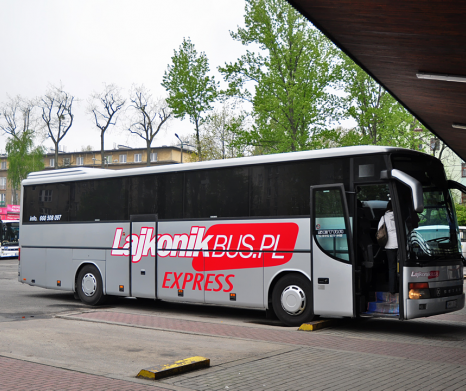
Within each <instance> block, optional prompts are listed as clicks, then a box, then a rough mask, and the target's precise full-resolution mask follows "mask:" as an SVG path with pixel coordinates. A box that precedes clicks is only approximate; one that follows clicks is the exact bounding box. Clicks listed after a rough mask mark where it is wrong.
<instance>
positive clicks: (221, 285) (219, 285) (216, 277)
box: [214, 274, 224, 292]
mask: <svg viewBox="0 0 466 391" xmlns="http://www.w3.org/2000/svg"><path fill="white" fill-rule="evenodd" d="M223 276H224V274H217V275H216V276H215V282H216V283H217V284H218V288H217V289H214V292H219V291H221V290H222V288H223V284H222V282H221V281H220V280H219V278H220V277H223Z"/></svg>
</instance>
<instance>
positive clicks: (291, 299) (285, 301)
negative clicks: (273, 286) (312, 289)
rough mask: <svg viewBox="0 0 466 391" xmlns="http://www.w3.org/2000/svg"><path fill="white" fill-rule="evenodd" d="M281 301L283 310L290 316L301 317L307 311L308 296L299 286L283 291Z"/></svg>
mask: <svg viewBox="0 0 466 391" xmlns="http://www.w3.org/2000/svg"><path fill="white" fill-rule="evenodd" d="M280 301H281V304H282V308H283V310H284V311H285V312H286V313H287V314H289V315H294V316H296V315H300V314H302V313H303V312H304V310H305V309H306V295H305V293H304V291H303V290H302V289H301V288H300V287H299V286H297V285H290V286H287V287H286V288H285V289H283V292H282V296H281V299H280Z"/></svg>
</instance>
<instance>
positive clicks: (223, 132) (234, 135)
mask: <svg viewBox="0 0 466 391" xmlns="http://www.w3.org/2000/svg"><path fill="white" fill-rule="evenodd" d="M245 120H246V116H245V114H244V113H237V112H235V111H233V109H232V107H231V106H229V105H228V104H224V105H223V107H222V108H221V109H219V110H215V111H213V112H212V113H211V114H209V115H208V117H207V118H206V121H205V126H204V127H203V129H202V131H201V136H200V142H201V147H202V151H203V160H216V159H229V158H234V157H241V156H244V155H245V153H246V145H244V144H243V143H242V140H241V139H239V137H238V133H240V132H242V131H243V130H244V124H245Z"/></svg>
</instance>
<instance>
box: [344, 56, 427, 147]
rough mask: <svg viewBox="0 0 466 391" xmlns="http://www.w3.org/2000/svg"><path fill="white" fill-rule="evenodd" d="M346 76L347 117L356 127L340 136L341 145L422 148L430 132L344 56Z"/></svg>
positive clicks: (345, 111) (345, 113) (345, 112)
mask: <svg viewBox="0 0 466 391" xmlns="http://www.w3.org/2000/svg"><path fill="white" fill-rule="evenodd" d="M344 75H345V76H344V79H343V86H344V91H345V92H346V94H347V96H346V97H345V99H344V103H345V106H344V116H345V117H347V118H353V119H354V120H355V121H356V123H357V127H356V129H353V130H350V131H347V132H345V133H344V134H340V136H342V137H340V138H341V139H342V140H341V141H342V142H343V143H344V144H342V145H361V144H373V145H389V146H397V147H403V148H410V149H419V145H421V144H423V142H422V140H423V139H425V138H426V136H427V133H428V132H427V131H426V130H425V129H424V128H423V126H421V124H420V123H419V122H418V121H417V120H416V119H415V118H414V117H413V116H412V115H411V114H410V113H409V112H408V111H407V110H406V109H405V108H404V107H403V106H402V105H401V104H400V103H398V102H397V101H396V100H395V99H394V98H393V97H392V96H391V95H390V94H389V93H388V92H387V91H386V90H384V89H383V88H382V86H380V85H379V84H378V83H377V82H376V81H374V79H372V78H371V77H370V76H369V75H368V74H367V73H366V72H365V71H364V70H362V69H361V68H360V67H359V66H357V65H356V64H355V63H354V62H353V61H352V60H351V59H349V58H348V57H345V62H344ZM414 129H422V131H414ZM337 138H338V137H337Z"/></svg>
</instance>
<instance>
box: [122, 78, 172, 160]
mask: <svg viewBox="0 0 466 391" xmlns="http://www.w3.org/2000/svg"><path fill="white" fill-rule="evenodd" d="M129 109H130V110H131V115H130V124H129V126H128V131H129V132H130V133H132V134H135V135H137V136H139V137H141V138H142V139H143V140H145V142H146V148H147V166H150V149H151V144H152V141H153V140H154V138H155V136H156V135H157V134H158V133H159V132H160V130H161V129H162V127H163V126H164V125H166V124H167V123H168V120H169V119H170V118H171V116H172V113H171V111H170V109H169V107H168V105H167V102H166V101H165V100H164V99H158V100H154V99H153V98H152V94H151V93H150V91H149V90H148V89H147V88H146V87H144V86H143V85H141V86H139V87H135V86H133V89H132V91H131V96H130V105H129Z"/></svg>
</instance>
